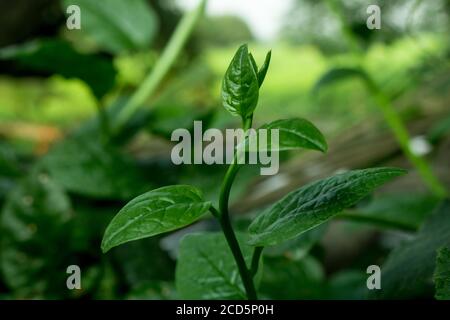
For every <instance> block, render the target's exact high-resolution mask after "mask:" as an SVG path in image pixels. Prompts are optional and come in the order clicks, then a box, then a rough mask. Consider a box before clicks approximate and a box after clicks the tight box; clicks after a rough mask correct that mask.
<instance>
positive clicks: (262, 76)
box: [258, 50, 272, 87]
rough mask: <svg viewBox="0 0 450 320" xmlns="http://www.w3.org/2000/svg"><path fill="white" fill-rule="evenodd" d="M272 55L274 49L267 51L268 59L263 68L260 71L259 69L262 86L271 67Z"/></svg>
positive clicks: (260, 84) (259, 81)
mask: <svg viewBox="0 0 450 320" xmlns="http://www.w3.org/2000/svg"><path fill="white" fill-rule="evenodd" d="M271 56H272V50H270V51H269V52H267V55H266V59H265V60H264V63H263V65H262V66H261V69H259V71H258V84H259V86H260V87H261V86H262V84H263V82H264V79H265V78H266V74H267V70H268V69H269V64H270V58H271Z"/></svg>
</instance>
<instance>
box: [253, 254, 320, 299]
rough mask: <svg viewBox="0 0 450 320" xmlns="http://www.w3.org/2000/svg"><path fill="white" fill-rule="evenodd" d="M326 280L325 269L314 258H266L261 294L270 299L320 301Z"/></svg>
mask: <svg viewBox="0 0 450 320" xmlns="http://www.w3.org/2000/svg"><path fill="white" fill-rule="evenodd" d="M324 278H325V275H324V270H323V267H322V266H321V264H320V263H319V262H318V261H317V260H316V259H315V258H313V257H310V256H306V257H304V258H302V259H300V260H290V259H287V258H286V257H276V258H273V257H272V258H266V257H264V270H263V276H262V279H261V286H260V289H259V292H260V293H261V296H262V297H264V298H269V299H283V300H285V299H319V298H320V297H321V296H320V293H321V289H322V288H321V287H322V283H323V281H324Z"/></svg>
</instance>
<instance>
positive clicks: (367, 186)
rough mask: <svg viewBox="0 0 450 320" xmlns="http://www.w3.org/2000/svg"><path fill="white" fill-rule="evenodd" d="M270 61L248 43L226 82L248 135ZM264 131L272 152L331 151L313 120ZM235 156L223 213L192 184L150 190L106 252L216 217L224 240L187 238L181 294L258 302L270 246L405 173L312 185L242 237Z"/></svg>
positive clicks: (110, 235)
mask: <svg viewBox="0 0 450 320" xmlns="http://www.w3.org/2000/svg"><path fill="white" fill-rule="evenodd" d="M270 58H271V54H270V52H269V53H268V54H267V56H266V59H265V61H264V64H263V65H262V67H261V68H258V66H257V64H256V62H255V60H254V58H253V56H252V55H251V53H249V52H248V48H247V45H242V46H241V47H240V48H239V49H238V50H237V52H236V54H235V56H234V58H233V60H232V61H231V63H230V65H229V67H228V70H227V71H226V73H225V77H224V79H223V84H222V102H223V105H224V107H225V108H226V109H227V110H228V111H229V112H230V113H231V114H233V115H236V116H240V117H241V119H242V127H243V129H244V130H245V132H246V133H248V130H249V129H250V128H251V127H252V120H253V115H254V111H255V109H256V106H257V102H258V95H259V90H260V87H261V85H262V84H263V82H264V78H265V76H266V73H267V70H268V67H269V63H270ZM261 128H270V129H278V130H279V136H280V142H279V145H278V147H275V146H272V145H271V146H270V151H271V152H279V151H282V150H289V149H298V148H305V149H312V150H318V151H322V152H326V150H327V144H326V141H325V138H324V137H323V135H322V134H321V132H320V131H319V130H318V129H317V128H316V127H315V126H314V125H313V124H311V123H310V122H309V121H307V120H304V119H289V120H277V121H274V122H272V123H269V124H266V125H264V126H263V127H261ZM245 141H247V140H245ZM241 150H242V149H241ZM237 153H238V152H236V154H235V158H234V161H233V162H232V163H231V164H230V166H229V167H228V170H227V172H226V174H225V176H224V178H223V180H222V184H221V191H220V194H219V207H218V208H215V207H214V206H213V205H212V203H211V202H209V201H206V200H204V199H203V197H202V194H201V192H200V191H199V190H198V189H197V188H195V187H193V186H188V185H174V186H166V187H162V188H159V189H155V190H152V191H149V192H147V193H144V194H142V195H140V196H138V197H137V198H135V199H133V200H132V201H130V202H129V203H128V204H127V205H126V206H125V207H123V208H122V209H121V210H120V211H119V213H118V214H117V215H116V216H115V217H114V218H113V220H112V221H111V222H110V224H109V226H108V227H107V229H106V231H105V234H104V237H103V241H102V250H103V252H107V251H108V250H110V249H111V248H113V247H115V246H118V245H120V244H123V243H126V242H129V241H133V240H138V239H142V238H146V237H150V236H155V235H158V234H161V233H165V232H168V231H172V230H176V229H179V228H182V227H185V226H187V225H189V224H191V223H193V222H194V221H196V220H198V219H200V218H201V217H203V216H204V215H205V214H207V213H208V212H210V213H212V215H213V216H214V218H215V219H217V221H218V222H219V223H220V225H221V227H222V231H223V234H220V233H200V234H189V235H187V236H185V237H184V238H183V239H182V241H181V244H180V249H179V258H178V264H177V271H176V285H177V289H178V293H179V294H180V295H181V296H182V297H183V298H189V299H199V298H205V299H214V298H216V299H231V298H247V299H257V290H256V284H257V283H258V279H259V275H260V273H261V272H260V270H261V268H259V267H260V265H261V264H262V262H261V255H262V251H263V249H264V247H267V246H274V245H278V244H281V243H283V242H286V241H288V240H291V239H293V238H296V237H297V236H299V235H301V234H303V233H305V232H307V231H308V230H310V229H313V228H315V227H317V226H319V225H321V224H322V223H324V222H326V221H327V220H329V219H330V218H332V217H334V216H335V215H336V214H338V213H339V212H340V211H342V210H343V209H345V208H347V207H350V206H353V205H354V204H356V203H357V202H358V201H360V200H361V199H362V198H364V197H365V196H366V195H368V194H369V193H370V192H371V191H372V190H373V189H375V188H376V187H378V186H380V185H382V184H384V183H386V182H387V181H389V180H391V179H392V178H394V177H397V176H399V175H402V174H404V173H405V170H402V169H397V168H373V169H365V170H354V171H348V172H346V173H343V174H338V175H335V176H333V177H330V178H327V179H324V180H321V181H317V182H313V183H311V184H308V185H306V186H303V187H301V188H300V189H298V190H295V191H293V192H291V193H289V194H288V195H286V196H285V197H284V198H283V199H281V200H280V201H278V202H276V203H275V204H273V205H272V206H271V207H270V208H268V209H267V210H265V211H264V212H262V213H260V214H259V215H258V216H257V217H256V219H254V220H253V222H252V223H251V224H250V226H249V228H248V232H247V233H242V232H239V233H237V232H235V230H234V228H233V224H232V222H231V219H230V215H229V212H228V202H229V196H230V191H231V188H232V185H233V181H234V180H235V177H236V175H237V173H238V171H239V169H240V168H241V167H242V165H240V164H238V162H237V157H238V155H237ZM238 274H239V276H237V275H238Z"/></svg>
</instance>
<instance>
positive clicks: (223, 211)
mask: <svg viewBox="0 0 450 320" xmlns="http://www.w3.org/2000/svg"><path fill="white" fill-rule="evenodd" d="M251 125H252V118H251V117H250V118H248V119H246V120H245V121H244V130H245V131H246V132H247V130H248V129H249V128H250V127H251ZM238 171H239V166H238V162H237V155H236V154H235V157H234V160H233V163H231V164H230V166H229V167H228V170H227V172H226V174H225V177H224V180H223V182H222V187H221V189H220V198H219V211H220V212H219V217H218V219H219V222H220V225H221V227H222V230H223V233H224V235H225V238H226V240H227V243H228V246H229V247H230V249H231V252H232V253H233V257H234V260H235V261H236V265H237V267H238V270H239V275H240V276H241V279H242V283H243V284H244V288H245V291H246V294H247V298H248V299H249V300H256V299H257V295H256V289H255V285H254V283H253V276H252V274H251V271H250V270H249V269H248V267H247V264H246V263H245V259H244V256H243V255H242V251H241V248H240V247H239V242H238V241H237V238H236V234H235V233H234V230H233V227H232V226H231V222H230V216H229V213H228V202H229V198H230V191H231V186H232V185H233V181H234V178H235V177H236V174H237V172H238ZM213 214H214V213H213Z"/></svg>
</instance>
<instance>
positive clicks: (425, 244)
mask: <svg viewBox="0 0 450 320" xmlns="http://www.w3.org/2000/svg"><path fill="white" fill-rule="evenodd" d="M443 246H447V247H448V246H450V202H449V201H448V200H447V201H444V202H443V203H441V204H440V205H439V206H438V207H437V208H436V210H435V211H434V212H433V214H432V215H431V216H430V217H429V218H428V219H427V221H426V222H425V224H424V225H423V227H422V229H421V230H420V231H419V233H418V234H417V236H416V237H415V238H414V239H413V240H411V241H409V242H406V243H404V244H403V245H402V246H400V247H398V248H396V249H394V250H393V251H392V252H391V253H390V254H389V257H388V259H387V260H386V262H385V263H384V265H383V266H382V268H381V270H382V274H383V278H382V284H381V288H382V290H379V292H377V293H374V295H375V296H377V297H378V298H383V299H407V298H419V297H424V295H427V294H428V293H429V294H431V292H432V291H433V281H432V278H433V272H434V270H435V264H436V251H437V250H438V249H440V248H442V247H443ZM377 291H378V290H377Z"/></svg>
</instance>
